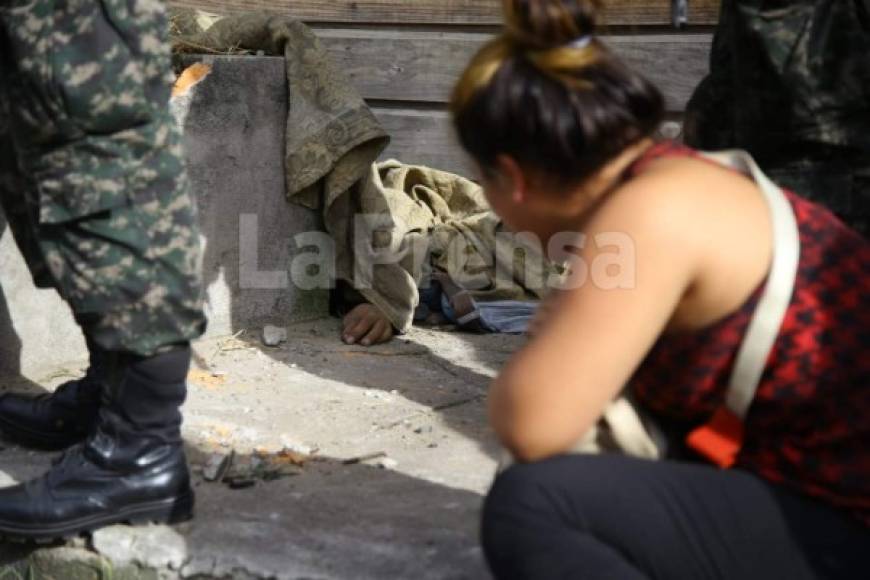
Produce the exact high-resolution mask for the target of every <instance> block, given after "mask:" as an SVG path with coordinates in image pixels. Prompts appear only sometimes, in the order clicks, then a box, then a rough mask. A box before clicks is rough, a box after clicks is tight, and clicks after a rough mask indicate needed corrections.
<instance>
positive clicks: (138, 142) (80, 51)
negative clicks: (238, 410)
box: [0, 0, 205, 538]
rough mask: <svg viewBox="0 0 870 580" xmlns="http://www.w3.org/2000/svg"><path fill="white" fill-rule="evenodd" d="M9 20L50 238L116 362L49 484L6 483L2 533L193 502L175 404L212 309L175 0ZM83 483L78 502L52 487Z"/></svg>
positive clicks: (29, 4)
mask: <svg viewBox="0 0 870 580" xmlns="http://www.w3.org/2000/svg"><path fill="white" fill-rule="evenodd" d="M0 27H3V28H4V29H5V31H6V34H7V35H8V36H9V37H10V39H11V41H12V44H13V55H14V59H15V62H14V66H15V69H14V77H15V78H14V79H13V81H14V82H12V83H10V85H9V86H12V87H14V89H13V90H11V91H10V93H11V94H10V102H11V103H12V106H13V108H14V109H15V111H14V115H13V126H12V133H13V138H14V142H15V146H16V148H17V150H18V155H19V158H20V161H21V167H22V169H24V170H25V171H26V172H28V174H30V175H33V176H34V178H35V179H36V181H37V185H38V192H39V199H38V209H39V214H38V218H39V224H38V241H39V247H40V249H41V251H42V253H43V255H44V257H45V262H46V264H47V267H48V270H49V272H50V273H51V276H52V278H53V279H54V281H55V284H56V287H57V288H58V290H59V291H60V293H61V295H62V296H63V297H64V298H65V299H66V300H67V301H68V302H69V303H70V305H71V307H72V309H73V311H74V313H75V316H76V319H77V321H78V322H79V324H80V325H81V326H82V328H83V329H84V331H85V333H86V335H87V336H89V337H90V339H91V340H92V341H93V342H94V343H95V344H97V345H99V347H100V350H101V353H102V355H101V364H102V367H103V368H104V369H105V370H104V372H103V378H102V383H103V385H102V396H103V402H102V406H101V409H100V414H99V418H98V420H97V424H96V429H95V432H94V434H93V435H92V436H91V437H89V438H88V439H87V440H86V442H85V444H84V446H81V447H75V448H73V449H71V450H70V451H69V452H68V454H67V457H66V458H65V459H64V461H62V462H61V463H60V464H59V465H58V466H56V467H55V468H53V470H52V472H51V473H50V475H51V476H50V477H46V478H44V479H43V480H42V482H41V484H40V485H27V486H18V487H13V488H7V489H4V490H2V491H0V533H2V534H4V535H15V536H21V537H29V538H40V537H55V536H58V535H68V534H74V533H77V532H79V531H82V530H84V529H91V528H93V527H98V526H101V525H106V524H110V523H115V522H118V521H125V520H129V519H136V520H142V519H152V520H158V521H164V520H169V519H177V518H184V517H188V516H189V515H190V513H191V508H192V492H191V490H190V485H189V476H188V471H187V467H186V464H185V459H184V453H183V449H182V445H181V437H180V422H181V416H180V413H179V410H178V409H179V407H180V405H181V403H182V402H183V400H184V397H185V377H186V373H187V368H188V366H189V361H190V349H189V345H188V341H189V340H191V339H192V338H194V337H196V336H199V334H201V332H202V331H203V329H204V325H205V321H204V317H203V313H202V308H201V301H200V277H199V273H198V262H199V247H198V233H197V229H196V216H195V212H194V206H193V203H192V200H191V198H190V195H189V193H188V191H187V183H186V178H185V175H184V170H183V162H182V155H181V146H180V138H179V135H178V133H177V130H176V128H175V127H174V125H173V123H172V121H171V117H170V115H169V111H168V106H167V105H168V98H169V90H170V87H171V82H172V77H171V70H170V63H169V54H168V47H167V46H166V43H165V41H164V40H165V34H166V27H167V23H166V18H165V12H164V9H163V6H162V5H161V4H160V3H158V2H155V1H153V0H138V1H132V2H126V3H110V2H95V1H93V0H68V1H67V2H65V3H63V4H60V3H55V2H49V1H47V0H29V1H27V0H18V1H13V2H11V5H4V6H3V7H2V8H0ZM49 36H50V37H51V38H52V39H53V41H54V42H53V44H52V43H49V44H50V45H52V46H53V52H52V51H49V53H48V54H46V52H45V51H44V50H39V48H38V47H39V46H40V42H41V41H43V40H45V39H46V38H47V37H49ZM58 38H62V39H64V42H65V44H64V45H63V46H58V43H57V39H58ZM46 60H47V61H48V62H44V61H46ZM97 473H99V477H95V476H96V475H97ZM111 474H118V477H117V478H111V477H106V476H107V475H111ZM121 474H123V475H124V477H123V479H122V478H121V477H120V475H121ZM131 484H132V485H131ZM73 489H75V490H78V491H77V492H76V493H79V494H81V495H82V501H81V503H80V505H79V504H76V505H71V504H70V503H69V502H67V505H66V507H65V508H64V509H60V506H57V505H55V504H54V503H53V502H54V500H53V498H54V497H56V496H58V495H66V496H69V495H70V493H71V492H72V491H71V490H73ZM87 496H89V497H90V498H91V500H93V498H99V499H100V501H96V502H95V501H91V500H88V497H87Z"/></svg>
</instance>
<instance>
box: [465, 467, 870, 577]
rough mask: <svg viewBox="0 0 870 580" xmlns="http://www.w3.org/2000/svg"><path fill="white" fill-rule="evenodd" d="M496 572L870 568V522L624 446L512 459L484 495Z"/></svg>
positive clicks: (857, 572) (820, 572)
mask: <svg viewBox="0 0 870 580" xmlns="http://www.w3.org/2000/svg"><path fill="white" fill-rule="evenodd" d="M482 535H483V546H484V551H485V553H486V557H487V560H488V562H489V565H490V568H491V570H492V571H493V573H494V574H495V576H496V578H499V579H529V580H549V579H557V578H558V579H561V578H566V579H568V578H570V579H572V580H580V579H589V580H611V579H612V580H641V579H652V578H655V579H660V580H681V579H686V580H702V579H705V578H717V579H734V580H752V579H756V578H757V579H759V580H762V579H763V580H779V579H784V580H803V579H811V578H817V579H818V578H825V579H850V580H851V579H856V580H860V579H863V578H870V531H868V528H866V527H865V526H864V525H863V524H861V523H859V522H858V521H857V520H854V519H853V518H852V517H851V516H848V515H845V514H843V513H841V512H839V511H837V510H835V509H833V508H829V507H828V506H826V505H824V504H822V503H819V502H817V501H815V500H813V499H810V498H806V497H803V496H799V495H797V494H794V493H791V492H789V491H787V490H785V489H782V488H780V487H778V486H774V485H771V484H768V483H766V482H764V481H763V480H761V479H759V478H758V477H756V476H754V475H751V474H749V473H747V472H745V471H740V470H729V471H721V470H718V469H715V468H712V467H708V466H706V465H699V464H689V463H677V462H674V461H661V462H653V461H644V460H640V459H633V458H627V457H623V456H608V455H603V456H580V455H574V456H564V457H557V458H554V459H550V460H547V461H543V462H540V463H535V464H527V465H516V466H514V467H511V468H510V469H508V470H507V471H506V472H504V473H503V474H502V475H500V476H499V477H498V479H496V482H495V484H494V485H493V488H492V490H491V491H490V493H489V496H488V497H487V499H486V504H485V506H484V515H483V529H482Z"/></svg>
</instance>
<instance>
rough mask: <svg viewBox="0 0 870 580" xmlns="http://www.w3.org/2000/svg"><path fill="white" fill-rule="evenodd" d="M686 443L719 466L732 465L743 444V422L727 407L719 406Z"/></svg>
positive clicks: (690, 435)
mask: <svg viewBox="0 0 870 580" xmlns="http://www.w3.org/2000/svg"><path fill="white" fill-rule="evenodd" d="M686 444H687V445H688V446H689V447H690V448H691V449H693V450H695V451H696V452H697V453H699V454H700V455H702V456H703V457H705V458H706V459H708V460H710V461H711V462H712V463H714V464H715V465H718V466H719V467H721V468H723V469H724V468H727V467H731V466H732V465H734V463H735V462H736V461H737V454H738V453H739V452H740V448H741V447H742V446H743V422H742V421H741V420H740V417H738V416H737V415H735V414H734V413H733V412H732V411H731V410H730V409H728V408H727V407H721V408H720V409H719V410H718V411H716V413H715V414H714V415H713V417H712V418H711V419H710V421H709V422H708V423H707V424H706V425H703V426H701V427H698V428H697V429H695V430H694V431H692V432H691V433H689V436H688V437H687V438H686Z"/></svg>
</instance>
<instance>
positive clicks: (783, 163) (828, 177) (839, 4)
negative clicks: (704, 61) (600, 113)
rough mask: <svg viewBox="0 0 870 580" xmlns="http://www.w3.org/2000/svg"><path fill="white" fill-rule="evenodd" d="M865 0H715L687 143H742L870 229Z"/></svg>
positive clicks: (769, 167)
mask: <svg viewBox="0 0 870 580" xmlns="http://www.w3.org/2000/svg"><path fill="white" fill-rule="evenodd" d="M868 55H870V0H723V2H722V11H721V16H720V23H719V27H718V29H717V31H716V37H715V39H714V42H713V53H712V57H711V67H710V75H709V77H708V78H707V79H705V80H704V82H703V83H702V84H701V86H700V87H698V90H697V91H696V93H695V95H694V96H693V98H692V100H691V102H690V103H689V107H688V113H687V119H686V141H687V143H688V144H690V145H692V146H694V147H698V148H701V149H727V148H732V147H740V148H742V149H747V150H748V151H749V152H750V153H752V155H753V156H754V157H755V158H756V159H757V160H758V161H759V163H760V164H761V165H762V167H763V168H764V169H765V171H766V172H768V173H769V174H770V175H771V176H772V177H773V178H774V179H776V180H777V181H778V182H779V183H780V184H782V185H784V186H786V187H789V188H791V189H793V190H795V191H797V192H798V193H800V194H802V195H803V196H805V197H807V198H810V199H813V200H815V201H818V202H821V203H823V204H825V205H827V206H828V207H830V208H831V209H832V210H833V211H834V212H836V213H838V214H839V215H840V216H841V217H842V218H843V219H844V220H845V221H846V222H847V223H849V224H850V225H852V226H853V227H855V228H856V229H858V230H859V231H863V233H864V234H865V235H866V234H868V233H870V57H868Z"/></svg>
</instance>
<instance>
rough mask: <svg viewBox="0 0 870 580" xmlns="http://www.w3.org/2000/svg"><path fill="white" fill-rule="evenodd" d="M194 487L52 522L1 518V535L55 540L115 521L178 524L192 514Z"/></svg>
mask: <svg viewBox="0 0 870 580" xmlns="http://www.w3.org/2000/svg"><path fill="white" fill-rule="evenodd" d="M193 505H194V496H193V491H190V492H188V493H185V494H184V495H180V496H177V497H174V498H171V499H165V500H160V501H154V502H147V503H140V504H135V505H131V506H127V507H124V508H122V509H120V510H118V511H117V512H113V513H111V514H101V515H96V516H91V517H88V518H80V519H78V520H74V521H71V522H65V523H63V524H54V525H51V526H46V525H40V526H36V525H34V526H22V525H20V524H13V523H7V522H0V536H2V537H3V538H4V539H7V540H12V541H21V542H36V543H40V544H43V543H52V542H55V541H59V540H66V539H69V538H73V537H76V536H78V535H80V534H84V533H90V532H93V531H95V530H98V529H100V528H105V527H107V526H112V525H116V524H130V525H145V524H179V523H181V522H186V521H188V520H190V519H191V518H193Z"/></svg>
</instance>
